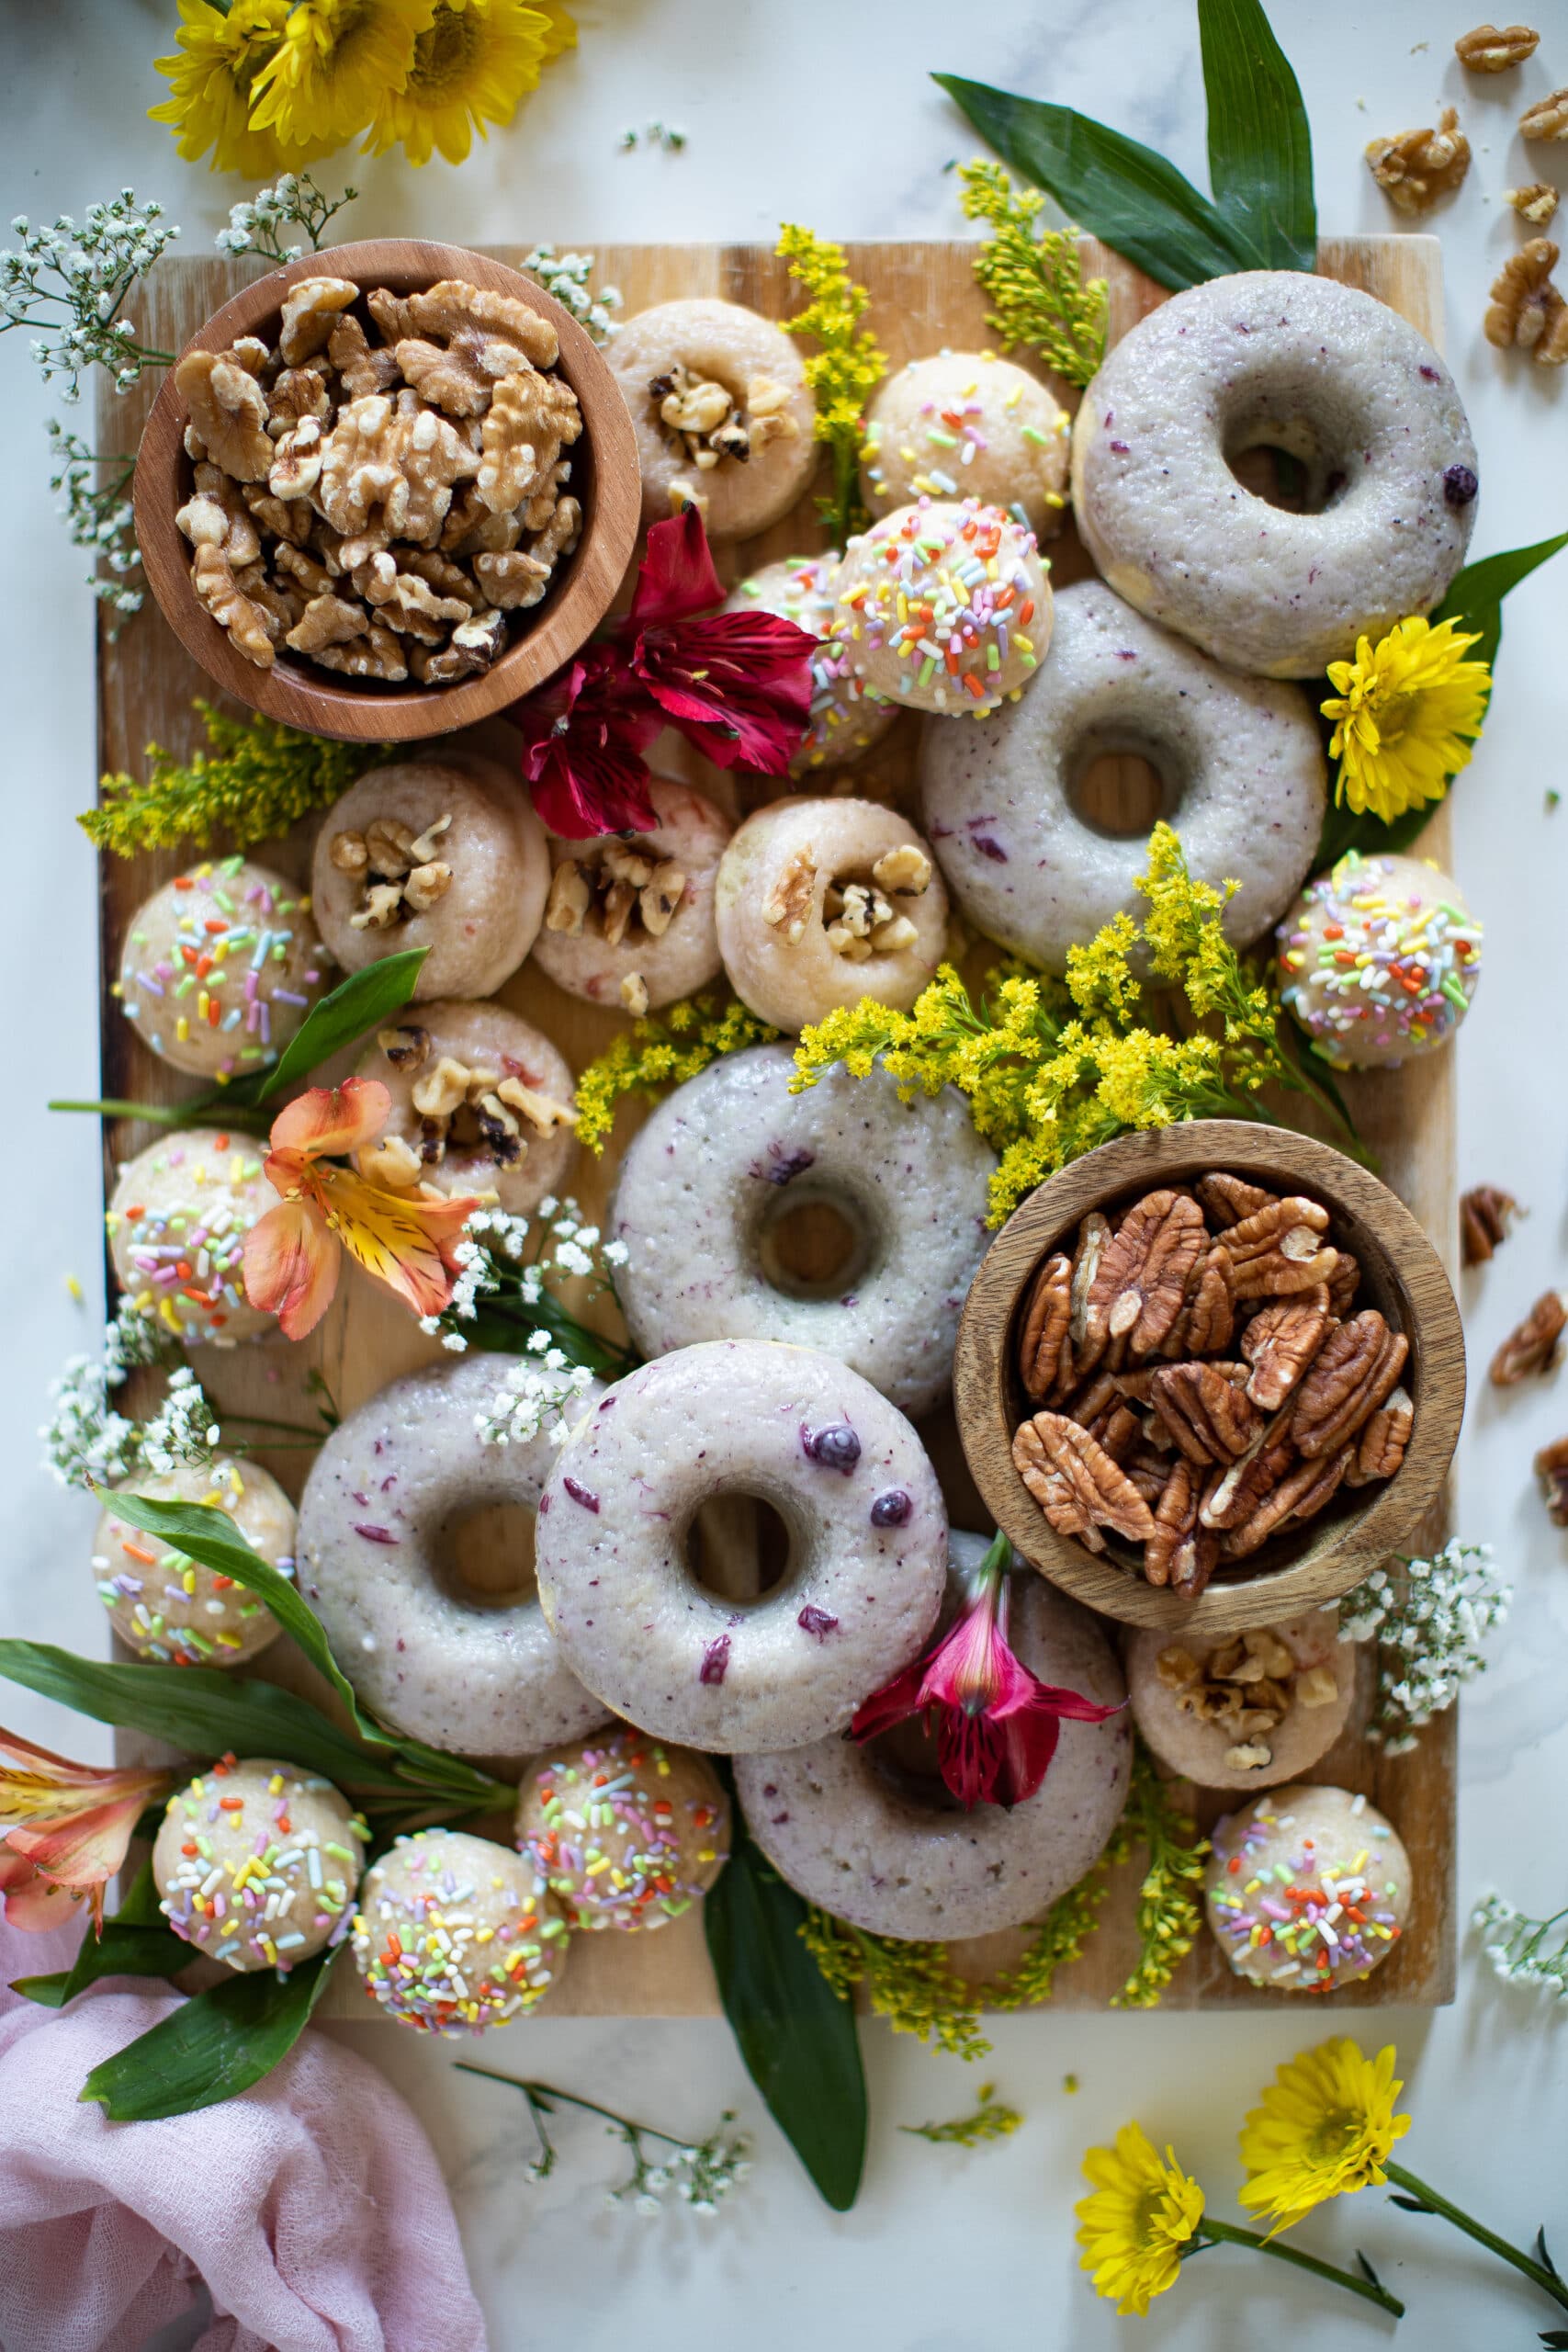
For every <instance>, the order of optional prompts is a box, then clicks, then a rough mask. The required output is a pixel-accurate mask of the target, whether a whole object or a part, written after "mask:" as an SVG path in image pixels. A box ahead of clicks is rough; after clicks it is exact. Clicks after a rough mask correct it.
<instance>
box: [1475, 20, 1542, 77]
mask: <svg viewBox="0 0 1568 2352" xmlns="http://www.w3.org/2000/svg"><path fill="white" fill-rule="evenodd" d="M1539 44H1540V34H1539V33H1538V32H1532V30H1531V29H1530V28H1529V25H1477V26H1475V27H1474V28H1473V29H1472V31H1470V32H1468V33H1461V35H1460V37H1459V39H1458V40H1456V41H1455V43H1454V55H1455V56H1456V57H1457V58H1458V59H1459V62H1460V63H1461V65H1462V66H1463V67H1464V68H1465V69H1466V71H1467V72H1468V73H1471V74H1506V72H1507V71H1508V68H1509V66H1510V65H1522V64H1523V63H1524V62H1525V60H1526V58H1527V57H1533V56H1534V55H1535V52H1536V50H1537V47H1538V46H1539Z"/></svg>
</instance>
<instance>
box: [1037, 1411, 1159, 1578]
mask: <svg viewBox="0 0 1568 2352" xmlns="http://www.w3.org/2000/svg"><path fill="white" fill-rule="evenodd" d="M1012 1458H1013V1464H1014V1467H1015V1468H1016V1470H1017V1471H1018V1475H1019V1476H1020V1477H1021V1479H1022V1480H1023V1483H1024V1485H1025V1486H1026V1487H1028V1488H1029V1491H1030V1493H1031V1494H1032V1496H1033V1497H1034V1499H1035V1501H1036V1502H1037V1503H1038V1504H1039V1506H1040V1508H1041V1510H1043V1512H1044V1514H1045V1516H1046V1518H1047V1519H1048V1520H1049V1521H1050V1522H1051V1525H1052V1526H1053V1527H1054V1528H1055V1531H1056V1532H1057V1534H1058V1535H1076V1536H1077V1538H1078V1539H1079V1541H1080V1542H1081V1543H1083V1544H1087V1545H1088V1547H1089V1550H1090V1551H1091V1552H1103V1551H1104V1549H1105V1538H1104V1536H1103V1535H1101V1533H1100V1529H1101V1528H1102V1527H1109V1528H1111V1530H1112V1531H1113V1532H1115V1533H1116V1534H1118V1535H1122V1536H1125V1537H1126V1539H1127V1541H1128V1543H1129V1544H1146V1543H1147V1542H1148V1540H1149V1537H1150V1536H1151V1534H1152V1533H1153V1532H1154V1518H1153V1515H1152V1513H1151V1512H1150V1510H1149V1507H1148V1505H1147V1503H1146V1502H1145V1500H1144V1498H1143V1497H1142V1495H1141V1494H1139V1492H1138V1490H1137V1488H1136V1487H1134V1484H1133V1482H1132V1480H1131V1479H1130V1478H1129V1477H1128V1476H1127V1474H1126V1472H1125V1471H1124V1470H1122V1468H1121V1467H1120V1466H1119V1465H1118V1464H1116V1463H1114V1462H1112V1460H1111V1456H1110V1455H1109V1454H1108V1453H1106V1452H1105V1450H1104V1448H1103V1447H1102V1446H1099V1445H1097V1444H1096V1443H1095V1442H1094V1440H1093V1438H1091V1437H1090V1435H1089V1431H1088V1430H1082V1429H1079V1427H1078V1425H1077V1422H1076V1421H1069V1420H1067V1419H1066V1418H1065V1416H1064V1415H1062V1414H1060V1413H1036V1414H1035V1416H1034V1419H1032V1421H1025V1422H1024V1423H1023V1425H1022V1427H1021V1429H1020V1430H1018V1431H1017V1433H1016V1434H1015V1436H1014V1438H1013V1442H1012Z"/></svg>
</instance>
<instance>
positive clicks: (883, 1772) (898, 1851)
mask: <svg viewBox="0 0 1568 2352" xmlns="http://www.w3.org/2000/svg"><path fill="white" fill-rule="evenodd" d="M949 1543H950V1545H951V1548H952V1551H953V1557H954V1559H955V1561H957V1562H960V1563H962V1564H963V1565H964V1566H965V1567H969V1566H974V1565H975V1564H976V1563H977V1562H978V1560H979V1558H980V1556H981V1555H982V1554H983V1553H984V1551H985V1549H986V1544H985V1540H984V1538H983V1537H981V1536H978V1535H964V1534H959V1533H956V1532H955V1533H953V1535H952V1536H951V1537H950V1538H949ZM961 1598H962V1593H961V1588H960V1586H959V1583H958V1580H957V1578H956V1577H953V1578H950V1582H949V1593H948V1600H947V1606H948V1609H949V1610H950V1611H953V1612H956V1611H957V1609H958V1607H959V1606H960V1602H961ZM1011 1602H1012V1614H1011V1624H1010V1632H1009V1640H1010V1643H1011V1645H1012V1647H1013V1649H1014V1651H1015V1652H1016V1654H1017V1655H1018V1657H1021V1659H1022V1661H1023V1663H1024V1665H1025V1666H1026V1667H1028V1668H1029V1669H1030V1671H1031V1673H1032V1674H1035V1675H1038V1677H1039V1678H1040V1679H1041V1681H1042V1682H1049V1683H1054V1684H1055V1685H1056V1686H1057V1687H1058V1688H1063V1687H1065V1688H1066V1689H1068V1690H1072V1691H1078V1692H1080V1693H1081V1694H1082V1695H1083V1696H1084V1697H1085V1698H1088V1699H1093V1700H1094V1701H1096V1702H1097V1703H1098V1704H1100V1705H1101V1706H1115V1705H1116V1704H1117V1703H1118V1702H1119V1701H1121V1700H1122V1698H1124V1697H1125V1695H1126V1694H1125V1691H1124V1690H1123V1687H1122V1676H1121V1673H1120V1671H1119V1670H1118V1668H1117V1666H1116V1662H1115V1659H1114V1658H1113V1657H1112V1656H1111V1647H1110V1645H1109V1643H1108V1642H1107V1641H1106V1639H1105V1635H1104V1634H1103V1633H1102V1632H1101V1631H1100V1626H1099V1625H1098V1623H1096V1621H1095V1620H1094V1618H1093V1617H1092V1616H1091V1615H1090V1614H1089V1611H1088V1610H1087V1609H1080V1608H1079V1607H1078V1605H1077V1602H1076V1601H1073V1600H1068V1599H1067V1598H1066V1594H1065V1593H1060V1592H1057V1591H1056V1590H1055V1587H1054V1586H1051V1585H1048V1584H1047V1583H1046V1582H1045V1580H1044V1578H1043V1577H1036V1576H1032V1575H1029V1574H1028V1573H1024V1574H1022V1575H1019V1576H1015V1577H1014V1579H1013V1591H1012V1596H1011ZM1132 1756H1133V1740H1132V1731H1131V1727H1130V1725H1129V1724H1128V1721H1127V1718H1126V1716H1125V1714H1118V1715H1113V1716H1111V1719H1110V1720H1109V1721H1108V1722H1106V1723H1100V1724H1077V1723H1064V1724H1063V1725H1062V1729H1061V1739H1060V1742H1059V1744H1058V1746H1057V1748H1056V1753H1055V1757H1054V1758H1052V1762H1051V1769H1050V1771H1049V1772H1048V1773H1047V1775H1046V1777H1045V1780H1044V1782H1043V1785H1042V1787H1040V1788H1039V1789H1038V1790H1036V1792H1035V1793H1034V1795H1033V1796H1032V1797H1029V1798H1027V1799H1026V1800H1025V1801H1024V1803H1023V1804H1018V1805H1014V1807H1013V1808H1012V1810H1011V1812H1010V1813H1009V1812H1005V1811H1004V1810H1003V1809H1002V1807H1001V1806H1000V1805H992V1804H984V1805H976V1807H975V1808H974V1809H973V1811H971V1812H968V1813H964V1812H962V1811H960V1810H959V1808H958V1807H957V1806H956V1805H955V1804H953V1801H952V1799H951V1798H949V1797H948V1796H947V1793H946V1792H945V1790H942V1789H941V1787H940V1785H939V1786H938V1788H937V1789H936V1790H935V1791H934V1792H933V1791H932V1789H931V1786H930V1784H929V1783H926V1782H924V1781H916V1780H915V1779H914V1776H913V1775H903V1774H898V1773H897V1772H896V1771H895V1769H894V1768H893V1767H892V1766H891V1765H885V1763H884V1762H883V1760H882V1758H879V1757H878V1755H877V1754H876V1752H875V1749H874V1747H873V1746H867V1747H858V1746H857V1745H856V1744H855V1743H854V1742H853V1741H852V1740H846V1739H823V1740H819V1741H818V1743H817V1744H816V1745H815V1746H814V1747H795V1748H792V1749H789V1750H787V1751H786V1752H784V1753H783V1754H779V1755H772V1756H763V1755H749V1756H738V1757H737V1758H736V1759H735V1787H736V1792H737V1794H738V1796H739V1800H740V1809H741V1811H742V1812H743V1814H744V1815H745V1816H746V1824H747V1826H748V1828H749V1829H750V1832H751V1835H752V1837H753V1838H755V1839H756V1841H757V1843H758V1845H759V1846H761V1849H762V1851H763V1853H764V1854H766V1856H767V1858H768V1860H770V1861H771V1862H772V1863H773V1868H774V1869H775V1870H776V1871H778V1873H779V1876H780V1877H781V1878H783V1879H784V1880H786V1881H787V1882H788V1883H789V1884H790V1885H791V1886H793V1887H794V1888H795V1892H796V1894H803V1895H804V1896H805V1897H806V1899H807V1902H808V1903H819V1904H820V1905H822V1906H823V1908H824V1909H825V1910H828V1911H830V1912H832V1914H833V1915H834V1917H836V1918H840V1919H847V1920H848V1921H849V1922H850V1923H851V1925H852V1926H853V1927H857V1928H868V1929H869V1930H870V1931H871V1933H872V1934H874V1935H879V1936H897V1937H900V1938H903V1939H907V1940H908V1941H911V1942H921V1941H924V1940H925V1939H928V1938H931V1939H935V1940H937V1941H942V1940H944V1939H947V1938H948V1937H952V1936H983V1935H989V1934H990V1933H991V1932H992V1930H993V1929H995V1928H1017V1927H1021V1926H1022V1924H1023V1923H1024V1921H1025V1920H1028V1919H1037V1918H1039V1917H1040V1915H1041V1913H1042V1912H1043V1911H1044V1910H1045V1909H1046V1908H1047V1906H1048V1905H1050V1904H1052V1903H1054V1902H1055V1899H1056V1897H1057V1896H1058V1895H1059V1894H1065V1893H1066V1890H1067V1888H1068V1887H1069V1886H1076V1885H1077V1882H1078V1881H1079V1879H1081V1878H1082V1877H1083V1875H1084V1872H1085V1871H1087V1870H1089V1868H1090V1866H1091V1865H1092V1863H1093V1862H1094V1861H1095V1860H1096V1859H1097V1858H1098V1856H1099V1855H1100V1851H1101V1850H1102V1849H1103V1847H1104V1845H1105V1841H1106V1839H1107V1838H1109V1837H1110V1835H1111V1831H1112V1830H1113V1829H1114V1828H1115V1826H1116V1824H1117V1822H1118V1820H1119V1819H1120V1818H1121V1814H1122V1804H1123V1803H1124V1801H1125V1798H1126V1794H1127V1783H1128V1780H1129V1778H1130V1775H1131V1772H1132Z"/></svg>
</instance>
